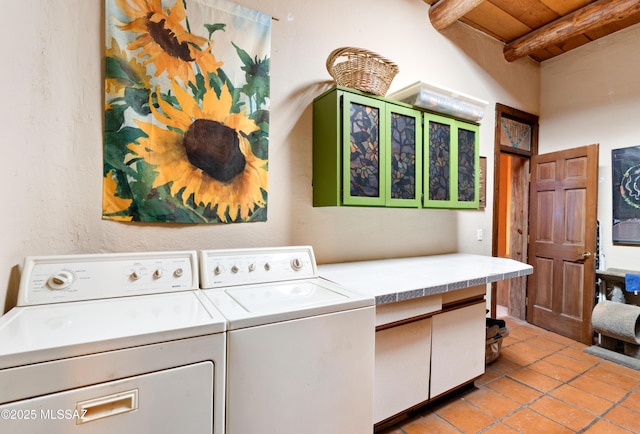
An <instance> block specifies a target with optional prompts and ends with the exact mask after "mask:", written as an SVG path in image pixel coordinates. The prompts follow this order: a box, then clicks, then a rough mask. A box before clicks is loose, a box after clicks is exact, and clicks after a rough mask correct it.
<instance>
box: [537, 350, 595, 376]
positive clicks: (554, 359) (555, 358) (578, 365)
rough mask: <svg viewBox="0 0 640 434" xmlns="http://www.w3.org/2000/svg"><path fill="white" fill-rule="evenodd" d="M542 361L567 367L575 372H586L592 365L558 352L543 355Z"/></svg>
mask: <svg viewBox="0 0 640 434" xmlns="http://www.w3.org/2000/svg"><path fill="white" fill-rule="evenodd" d="M544 361H545V362H549V363H553V364H554V365H558V366H562V367H563V368H566V369H569V370H571V371H573V372H575V373H576V374H581V373H583V372H586V371H587V370H588V369H589V368H592V367H593V364H592V363H589V362H585V361H583V360H576V359H575V358H572V357H569V356H567V355H564V354H559V353H556V354H552V355H550V356H549V357H545V359H544Z"/></svg>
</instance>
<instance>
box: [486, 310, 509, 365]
mask: <svg viewBox="0 0 640 434" xmlns="http://www.w3.org/2000/svg"><path fill="white" fill-rule="evenodd" d="M486 322H487V342H486V346H485V357H484V362H485V364H486V365H488V364H489V363H491V362H494V361H495V360H496V359H497V358H498V356H499V355H500V349H501V348H502V339H504V338H506V337H507V336H509V330H508V329H507V324H506V323H505V322H504V320H501V319H495V318H487V321H486Z"/></svg>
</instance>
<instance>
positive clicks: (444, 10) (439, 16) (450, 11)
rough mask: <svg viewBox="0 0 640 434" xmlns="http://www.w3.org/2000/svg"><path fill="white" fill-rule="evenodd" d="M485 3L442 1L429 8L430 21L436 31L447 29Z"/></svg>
mask: <svg viewBox="0 0 640 434" xmlns="http://www.w3.org/2000/svg"><path fill="white" fill-rule="evenodd" d="M483 1H484V0H440V1H439V2H438V3H436V4H434V5H433V6H431V7H430V8H429V19H430V20H431V24H432V25H433V27H434V28H435V29H436V30H442V29H446V28H447V27H449V26H450V25H451V24H453V23H455V22H456V21H458V20H459V19H460V18H462V17H463V16H464V15H465V14H466V13H467V12H469V11H471V10H473V8H475V7H476V6H478V5H479V4H480V3H482V2H483Z"/></svg>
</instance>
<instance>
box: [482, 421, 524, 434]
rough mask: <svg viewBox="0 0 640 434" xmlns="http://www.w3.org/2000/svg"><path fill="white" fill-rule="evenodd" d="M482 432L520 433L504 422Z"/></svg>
mask: <svg viewBox="0 0 640 434" xmlns="http://www.w3.org/2000/svg"><path fill="white" fill-rule="evenodd" d="M482 434H518V431H516V430H514V429H513V428H511V427H509V426H507V425H505V424H503V423H497V424H495V425H494V426H492V427H491V428H489V429H487V430H486V431H483V432H482Z"/></svg>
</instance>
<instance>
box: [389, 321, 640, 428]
mask: <svg viewBox="0 0 640 434" xmlns="http://www.w3.org/2000/svg"><path fill="white" fill-rule="evenodd" d="M503 319H505V321H506V322H507V328H508V329H509V336H508V337H506V338H505V339H504V340H503V344H502V351H501V353H500V357H498V360H496V361H495V362H493V363H491V364H489V365H488V366H487V369H486V372H485V374H484V375H483V376H482V377H481V378H480V379H479V380H477V381H476V382H475V386H473V387H470V388H467V389H465V390H462V391H460V392H457V393H455V394H453V395H452V396H449V397H447V398H446V399H443V400H442V401H440V402H434V403H432V404H430V405H429V406H427V407H425V408H424V409H422V410H419V411H418V414H415V415H412V416H411V418H409V419H405V420H404V421H402V422H401V423H399V424H398V425H396V426H394V427H391V428H388V429H386V430H384V431H383V433H384V434H426V433H429V434H435V433H438V434H449V433H452V434H456V433H486V434H502V433H525V434H529V433H531V434H540V433H553V434H556V433H558V434H562V433H589V434H600V433H606V434H617V433H627V434H628V433H640V371H636V370H633V369H630V368H626V367H624V366H621V365H618V364H615V363H613V362H609V361H606V360H603V359H601V358H598V357H596V356H593V355H590V354H587V353H585V352H584V351H583V349H584V348H585V347H586V346H585V345H583V344H580V343H578V342H575V341H573V340H570V339H567V338H565V337H563V336H559V335H557V334H555V333H551V332H548V331H546V330H543V329H540V328H538V327H535V326H532V325H530V324H527V323H526V322H522V321H519V320H516V319H513V318H510V317H504V318H503Z"/></svg>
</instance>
